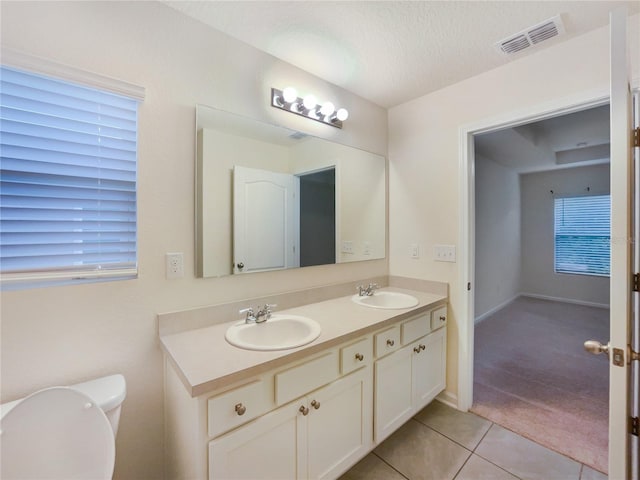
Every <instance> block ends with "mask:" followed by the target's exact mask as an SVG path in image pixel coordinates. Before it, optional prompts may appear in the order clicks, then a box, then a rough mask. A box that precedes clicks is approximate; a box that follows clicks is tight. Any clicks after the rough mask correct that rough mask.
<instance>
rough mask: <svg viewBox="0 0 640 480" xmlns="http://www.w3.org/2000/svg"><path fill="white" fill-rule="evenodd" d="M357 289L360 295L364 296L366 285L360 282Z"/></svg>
mask: <svg viewBox="0 0 640 480" xmlns="http://www.w3.org/2000/svg"><path fill="white" fill-rule="evenodd" d="M356 291H357V292H358V295H360V296H361V297H362V296H364V291H365V288H364V285H362V284H360V285H356Z"/></svg>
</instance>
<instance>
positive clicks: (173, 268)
mask: <svg viewBox="0 0 640 480" xmlns="http://www.w3.org/2000/svg"><path fill="white" fill-rule="evenodd" d="M165 260H166V273H167V279H169V280H170V279H172V278H182V277H184V255H183V254H182V252H178V253H167V254H166V255H165Z"/></svg>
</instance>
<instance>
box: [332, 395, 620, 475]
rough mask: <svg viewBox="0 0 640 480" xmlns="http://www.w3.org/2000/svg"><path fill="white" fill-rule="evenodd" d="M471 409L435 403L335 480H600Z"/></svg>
mask: <svg viewBox="0 0 640 480" xmlns="http://www.w3.org/2000/svg"><path fill="white" fill-rule="evenodd" d="M606 478H607V476H606V475H603V474H602V473H600V472H598V471H596V470H593V469H592V468H589V467H588V466H586V465H582V464H581V463H578V462H576V461H574V460H572V459H570V458H568V457H565V456H563V455H560V454H559V453H556V452H554V451H552V450H549V449H547V448H545V447H542V446H540V445H538V444H537V443H534V442H532V441H530V440H527V439H526V438H523V437H521V436H519V435H516V434H515V433H513V432H510V431H509V430H506V429H504V428H502V427H500V426H499V425H496V424H495V423H492V422H490V421H489V420H485V419H484V418H482V417H478V416H477V415H474V414H472V413H464V412H460V411H458V410H456V409H454V408H451V407H448V406H446V405H444V404H443V403H440V402H438V401H434V402H432V403H431V404H429V405H428V406H427V407H426V408H424V409H423V410H422V411H421V412H419V413H418V414H417V415H416V416H415V417H414V418H413V419H411V420H409V421H408V422H407V423H406V424H405V425H403V426H402V427H400V428H399V429H398V430H397V431H396V432H395V433H394V434H392V435H391V436H390V437H389V438H387V439H386V440H385V441H384V442H382V443H381V444H380V445H378V446H377V447H376V449H375V450H374V451H373V452H372V453H370V454H369V455H367V456H366V457H365V458H364V459H362V460H361V461H360V462H359V463H358V464H357V465H355V466H354V467H353V468H352V469H351V470H349V471H348V472H346V473H345V474H344V475H343V476H342V477H340V480H407V479H408V480H454V479H455V480H485V479H486V480H518V479H521V480H525V479H526V480H605V479H606Z"/></svg>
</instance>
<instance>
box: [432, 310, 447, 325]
mask: <svg viewBox="0 0 640 480" xmlns="http://www.w3.org/2000/svg"><path fill="white" fill-rule="evenodd" d="M446 323H447V306H446V305H445V306H444V307H440V308H438V309H436V310H434V311H432V312H431V330H436V329H438V328H440V327H442V326H444V325H446Z"/></svg>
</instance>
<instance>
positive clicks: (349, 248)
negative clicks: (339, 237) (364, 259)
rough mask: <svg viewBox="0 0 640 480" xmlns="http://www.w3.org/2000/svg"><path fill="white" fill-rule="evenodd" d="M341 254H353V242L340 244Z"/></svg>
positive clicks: (346, 241) (347, 241)
mask: <svg viewBox="0 0 640 480" xmlns="http://www.w3.org/2000/svg"><path fill="white" fill-rule="evenodd" d="M342 253H353V242H352V241H349V240H344V241H343V242H342Z"/></svg>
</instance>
